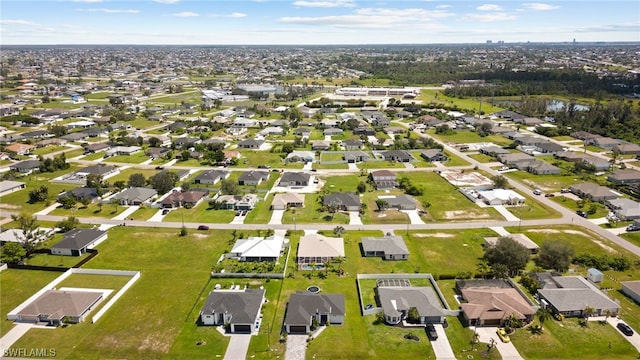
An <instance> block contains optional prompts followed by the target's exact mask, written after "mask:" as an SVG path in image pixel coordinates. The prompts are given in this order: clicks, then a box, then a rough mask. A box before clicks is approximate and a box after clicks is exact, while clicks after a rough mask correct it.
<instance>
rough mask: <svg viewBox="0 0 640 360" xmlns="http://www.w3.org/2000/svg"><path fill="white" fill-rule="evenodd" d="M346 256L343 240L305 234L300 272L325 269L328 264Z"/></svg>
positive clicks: (316, 234) (299, 249)
mask: <svg viewBox="0 0 640 360" xmlns="http://www.w3.org/2000/svg"><path fill="white" fill-rule="evenodd" d="M344 256H345V252H344V239H343V238H334V237H326V236H323V235H320V234H318V233H310V234H305V235H304V236H303V237H301V238H300V243H299V244H298V260H297V262H298V268H299V269H300V270H313V269H314V268H315V269H324V268H325V266H326V265H325V264H327V263H328V262H331V261H333V260H334V259H336V258H344Z"/></svg>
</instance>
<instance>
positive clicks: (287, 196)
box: [271, 193, 304, 210]
mask: <svg viewBox="0 0 640 360" xmlns="http://www.w3.org/2000/svg"><path fill="white" fill-rule="evenodd" d="M291 207H304V194H298V193H280V194H275V195H274V196H273V200H272V201H271V209H273V210H287V209H288V208H291Z"/></svg>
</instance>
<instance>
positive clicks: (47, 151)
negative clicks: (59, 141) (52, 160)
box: [31, 145, 68, 155]
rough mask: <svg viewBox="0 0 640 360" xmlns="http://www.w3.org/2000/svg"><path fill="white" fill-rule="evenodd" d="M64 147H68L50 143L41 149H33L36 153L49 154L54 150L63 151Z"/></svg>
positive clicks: (33, 152)
mask: <svg viewBox="0 0 640 360" xmlns="http://www.w3.org/2000/svg"><path fill="white" fill-rule="evenodd" d="M64 149H68V148H67V147H66V146H58V145H49V146H45V147H41V148H39V149H35V150H33V151H31V153H32V154H34V155H47V154H51V153H54V152H58V151H62V150H64Z"/></svg>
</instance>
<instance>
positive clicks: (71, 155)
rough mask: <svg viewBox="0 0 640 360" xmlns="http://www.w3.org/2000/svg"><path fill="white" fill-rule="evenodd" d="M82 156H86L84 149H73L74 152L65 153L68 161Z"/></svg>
mask: <svg viewBox="0 0 640 360" xmlns="http://www.w3.org/2000/svg"><path fill="white" fill-rule="evenodd" d="M82 154H84V150H83V149H73V150H67V151H65V152H64V156H65V157H66V158H67V159H73V158H74V157H77V156H80V155H82Z"/></svg>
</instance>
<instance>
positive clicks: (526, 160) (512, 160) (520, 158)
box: [498, 153, 536, 168]
mask: <svg viewBox="0 0 640 360" xmlns="http://www.w3.org/2000/svg"><path fill="white" fill-rule="evenodd" d="M498 160H499V161H500V162H501V163H503V164H505V165H506V166H508V167H510V168H515V167H518V165H519V166H520V167H524V168H526V166H528V165H529V164H530V163H531V162H533V161H535V160H536V159H535V158H534V157H533V156H531V155H527V154H525V153H508V154H499V155H498ZM518 168H519V167H518Z"/></svg>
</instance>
